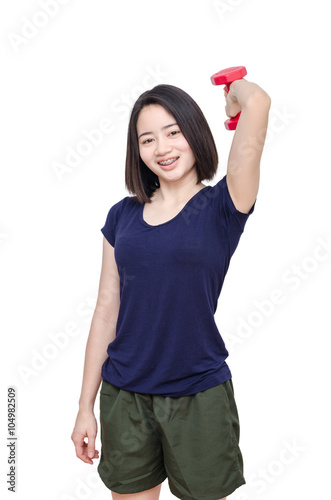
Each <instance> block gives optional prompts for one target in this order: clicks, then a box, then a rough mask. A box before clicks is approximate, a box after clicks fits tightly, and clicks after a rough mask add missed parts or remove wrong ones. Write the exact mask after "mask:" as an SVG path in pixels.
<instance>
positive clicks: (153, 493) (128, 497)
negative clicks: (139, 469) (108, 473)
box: [111, 483, 226, 500]
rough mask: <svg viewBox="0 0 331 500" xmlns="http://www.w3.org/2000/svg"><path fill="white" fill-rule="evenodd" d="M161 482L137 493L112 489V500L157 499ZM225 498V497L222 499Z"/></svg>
mask: <svg viewBox="0 0 331 500" xmlns="http://www.w3.org/2000/svg"><path fill="white" fill-rule="evenodd" d="M161 486H162V483H160V484H158V485H157V486H154V488H151V489H149V490H144V491H139V492H138V493H116V492H115V491H112V492H111V494H112V497H113V500H159V496H160V491H161ZM222 500H226V499H222Z"/></svg>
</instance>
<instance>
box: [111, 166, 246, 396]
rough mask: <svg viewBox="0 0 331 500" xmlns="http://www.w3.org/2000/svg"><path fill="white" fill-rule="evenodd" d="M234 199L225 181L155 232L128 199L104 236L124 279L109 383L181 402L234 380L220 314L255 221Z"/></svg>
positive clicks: (121, 203)
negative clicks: (236, 256)
mask: <svg viewBox="0 0 331 500" xmlns="http://www.w3.org/2000/svg"><path fill="white" fill-rule="evenodd" d="M255 203H256V201H255V202H254V204H253V206H252V208H251V209H250V211H249V213H248V214H245V213H242V212H239V211H238V210H237V209H236V207H235V206H234V203H233V201H232V199H231V197H230V193H229V191H228V187H227V184H226V175H225V176H224V177H223V178H222V179H221V180H220V181H219V182H217V184H215V185H214V186H206V187H204V188H203V189H201V190H200V191H199V192H198V193H196V194H195V195H194V196H193V197H192V198H191V199H190V200H189V201H188V202H187V203H186V205H185V206H184V208H183V209H182V210H181V211H180V212H179V213H178V214H177V215H176V216H175V217H173V218H172V219H171V220H169V221H167V222H164V223H162V224H158V225H156V226H152V225H149V224H148V223H147V222H145V220H144V219H143V208H144V204H143V203H139V202H138V201H137V200H136V198H135V197H134V196H126V197H125V198H123V199H122V200H120V201H119V202H117V203H115V204H114V205H113V206H112V207H111V208H110V210H109V212H108V215H107V218H106V222H105V225H104V226H103V228H102V229H101V231H102V233H103V235H104V236H105V238H106V239H107V240H108V241H109V243H110V244H111V245H112V246H113V247H114V255H115V260H116V264H117V267H118V272H119V276H120V307H119V313H118V318H117V324H116V338H115V339H114V340H113V341H112V342H111V343H110V344H109V345H108V349H107V353H108V358H107V359H106V361H105V362H104V364H103V365H102V378H103V380H105V381H107V382H110V383H111V384H113V385H115V386H117V387H119V388H122V389H125V390H128V391H133V392H140V393H147V394H160V395H162V396H171V397H180V396H188V395H190V394H195V393H197V392H200V391H204V390H206V389H209V388H211V387H214V386H215V385H218V384H221V383H222V382H225V381H226V380H228V379H230V378H231V377H232V375H231V372H230V369H229V367H228V365H227V363H226V362H225V359H226V358H227V357H228V354H229V353H228V351H227V349H226V347H225V344H224V342H223V339H222V337H221V334H220V332H219V330H218V328H217V325H216V322H215V318H214V314H215V312H216V308H217V302H218V298H219V295H220V292H221V289H222V286H223V281H224V278H225V275H226V273H227V270H228V267H229V263H230V259H231V257H232V255H233V253H234V251H235V249H236V248H237V245H238V242H239V239H240V237H241V234H242V232H243V231H244V226H245V224H246V221H247V219H248V217H249V215H250V214H251V213H252V212H253V211H254V207H255Z"/></svg>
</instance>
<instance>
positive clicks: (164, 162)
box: [158, 157, 178, 165]
mask: <svg viewBox="0 0 331 500" xmlns="http://www.w3.org/2000/svg"><path fill="white" fill-rule="evenodd" d="M177 159H178V157H177V158H172V159H171V160H168V161H159V162H158V163H159V164H160V165H170V164H171V163H173V162H174V161H176V160H177Z"/></svg>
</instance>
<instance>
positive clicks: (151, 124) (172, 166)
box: [137, 104, 196, 181]
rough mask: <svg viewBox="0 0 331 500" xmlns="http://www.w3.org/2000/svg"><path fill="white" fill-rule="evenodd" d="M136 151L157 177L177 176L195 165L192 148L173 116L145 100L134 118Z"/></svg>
mask: <svg viewBox="0 0 331 500" xmlns="http://www.w3.org/2000/svg"><path fill="white" fill-rule="evenodd" d="M137 136H138V142H139V153H140V157H141V159H142V161H143V162H144V163H145V165H146V166H147V167H148V168H149V169H150V170H152V172H154V173H155V174H156V175H157V176H158V177H159V179H160V178H161V179H163V180H168V181H171V180H179V179H180V178H182V177H183V176H185V175H187V174H188V173H189V172H190V175H192V172H191V170H192V169H194V170H196V169H195V157H194V154H193V151H192V149H191V147H190V145H189V143H188V142H187V140H186V139H185V137H184V135H183V133H182V132H181V130H180V128H179V126H178V125H177V123H176V120H175V118H174V117H173V116H172V115H171V114H170V113H168V111H167V110H166V109H165V108H164V107H163V106H161V105H159V104H149V105H147V106H145V107H144V108H143V109H142V110H141V111H140V113H139V117H138V120H137Z"/></svg>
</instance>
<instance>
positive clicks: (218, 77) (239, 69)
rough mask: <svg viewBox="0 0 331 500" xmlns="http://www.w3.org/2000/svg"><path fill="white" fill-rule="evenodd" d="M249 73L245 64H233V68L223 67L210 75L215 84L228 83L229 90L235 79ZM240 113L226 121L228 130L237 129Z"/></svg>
mask: <svg viewBox="0 0 331 500" xmlns="http://www.w3.org/2000/svg"><path fill="white" fill-rule="evenodd" d="M246 75H247V71H246V68H245V66H233V67H232V68H226V69H222V71H219V72H218V73H215V74H214V75H213V76H211V77H210V79H211V81H212V84H213V85H224V84H225V85H226V89H227V91H228V92H229V90H230V84H231V83H232V82H234V81H235V80H240V79H241V78H243V77H244V76H246ZM239 116H240V113H238V114H237V115H236V116H234V117H233V118H229V119H228V120H226V121H225V122H224V125H225V128H226V129H227V130H235V129H236V128H237V123H238V120H239Z"/></svg>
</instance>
